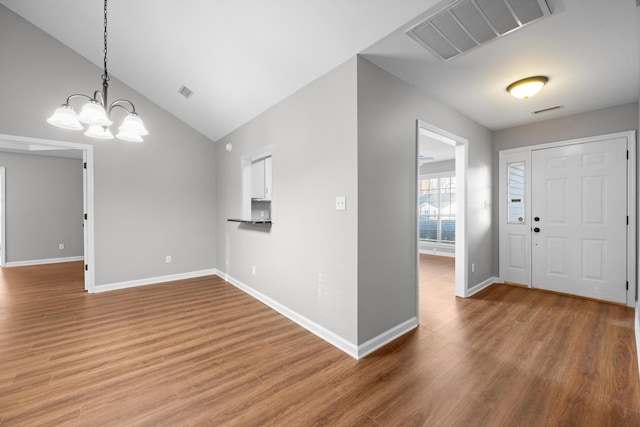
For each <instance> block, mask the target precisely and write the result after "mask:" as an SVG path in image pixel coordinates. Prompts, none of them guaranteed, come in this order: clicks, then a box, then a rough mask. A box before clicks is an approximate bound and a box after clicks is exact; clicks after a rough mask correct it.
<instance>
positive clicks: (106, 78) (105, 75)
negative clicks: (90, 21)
mask: <svg viewBox="0 0 640 427" xmlns="http://www.w3.org/2000/svg"><path fill="white" fill-rule="evenodd" d="M102 81H103V83H106V82H108V81H109V73H108V72H107V0H104V74H103V75H102Z"/></svg>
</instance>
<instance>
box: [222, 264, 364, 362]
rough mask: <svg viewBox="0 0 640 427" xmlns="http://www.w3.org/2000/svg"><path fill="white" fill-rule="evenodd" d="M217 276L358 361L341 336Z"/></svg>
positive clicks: (226, 276) (250, 288) (355, 353)
mask: <svg viewBox="0 0 640 427" xmlns="http://www.w3.org/2000/svg"><path fill="white" fill-rule="evenodd" d="M218 276H220V277H221V278H223V279H224V280H226V281H227V282H229V283H231V284H232V285H233V286H235V287H236V288H238V289H240V290H241V291H243V292H245V293H247V294H249V295H251V296H252V297H254V298H255V299H257V300H258V301H260V302H262V303H263V304H266V305H267V306H269V307H270V308H272V309H273V310H275V311H277V312H278V313H280V314H282V315H283V316H285V317H287V318H288V319H289V320H292V321H293V322H295V323H297V324H298V325H300V326H302V327H303V328H305V329H306V330H308V331H309V332H311V333H313V334H314V335H316V336H318V337H320V338H322V339H323V340H325V341H327V342H328V343H329V344H331V345H333V346H334V347H337V348H338V349H340V350H342V351H344V352H345V353H347V354H348V355H349V356H351V357H353V358H355V359H358V348H357V347H356V345H355V344H353V343H351V342H349V341H347V340H346V339H344V338H342V337H341V336H339V335H337V334H335V333H333V332H331V331H330V330H328V329H327V328H325V327H324V326H321V325H319V324H317V323H316V322H314V321H312V320H310V319H307V318H306V317H304V316H302V315H300V314H298V313H296V312H295V311H293V310H291V309H290V308H288V307H285V306H284V305H282V304H280V303H279V302H277V301H275V300H273V299H271V298H269V297H268V296H266V295H264V294H263V293H261V292H258V291H256V290H255V289H253V288H252V287H250V286H247V285H245V284H244V283H242V282H241V281H239V280H237V279H235V278H233V277H231V276H229V275H228V274H226V273H223V272H219V273H218Z"/></svg>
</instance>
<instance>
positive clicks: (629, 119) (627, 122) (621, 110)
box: [492, 103, 639, 275]
mask: <svg viewBox="0 0 640 427" xmlns="http://www.w3.org/2000/svg"><path fill="white" fill-rule="evenodd" d="M638 114H639V113H638V104H637V103H632V104H625V105H619V106H616V107H610V108H605V109H602V110H596V111H590V112H587V113H582V114H576V115H573V116H568V117H562V118H559V119H553V120H547V121H544V122H537V123H533V124H530V125H525V126H518V127H513V128H509V129H503V130H499V131H495V132H494V133H493V164H494V168H493V180H492V182H493V183H494V184H493V200H494V206H493V211H494V214H493V218H492V222H493V224H495V225H496V226H495V227H494V230H493V231H494V236H493V239H494V241H495V242H496V244H495V245H494V247H493V259H494V266H493V270H494V272H495V274H496V275H498V274H499V271H500V266H499V262H500V259H499V258H500V257H499V255H498V254H499V253H500V252H499V238H498V231H499V228H498V172H499V171H498V153H499V151H500V150H504V149H508V148H517V147H525V146H528V145H535V144H543V143H547V142H556V141H565V140H569V139H576V138H585V137H589V136H596V135H605V134H608V133H615V132H622V131H629V130H637V129H638Z"/></svg>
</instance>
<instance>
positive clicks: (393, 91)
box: [358, 57, 493, 343]
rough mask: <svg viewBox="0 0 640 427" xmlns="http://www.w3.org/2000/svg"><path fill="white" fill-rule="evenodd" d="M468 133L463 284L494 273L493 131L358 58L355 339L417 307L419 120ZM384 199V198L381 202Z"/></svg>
mask: <svg viewBox="0 0 640 427" xmlns="http://www.w3.org/2000/svg"><path fill="white" fill-rule="evenodd" d="M418 119H421V120H423V121H425V122H427V123H430V124H432V125H434V126H437V127H439V128H441V129H444V130H447V131H449V132H451V133H454V134H456V135H458V136H460V137H462V138H466V139H468V140H469V144H468V149H469V151H468V158H469V164H468V166H469V168H468V178H467V180H468V199H467V212H468V215H467V239H468V245H469V259H468V264H469V265H470V264H471V263H475V266H476V268H475V273H471V268H468V271H469V281H468V285H469V286H470V287H471V286H474V285H476V284H478V283H480V282H482V281H484V280H485V279H488V278H489V277H491V276H492V274H493V271H492V266H493V259H492V251H491V246H492V230H491V223H490V219H491V217H490V214H491V212H490V210H489V209H485V207H484V202H485V201H487V202H490V196H491V194H490V189H491V182H490V180H491V132H490V131H489V130H488V129H486V128H484V127H483V126H480V125H479V124H477V123H475V122H473V121H472V120H470V119H468V118H466V117H464V116H463V115H461V114H460V113H458V112H456V111H454V110H452V109H451V108H449V107H447V106H446V105H444V104H442V103H440V102H438V101H436V100H435V99H433V98H431V97H429V96H427V95H425V94H424V93H422V92H421V91H420V90H419V89H418V88H416V87H414V86H411V85H409V84H407V83H405V82H403V81H401V80H400V79H398V78H396V77H395V76H393V75H391V74H389V73H387V72H386V71H384V70H382V69H381V68H379V67H377V66H375V65H374V64H372V63H371V62H369V61H367V60H366V59H364V58H362V57H359V58H358V210H359V215H358V250H359V252H358V259H359V264H358V342H359V343H364V342H366V341H368V340H369V339H371V338H373V337H375V336H377V335H378V334H380V333H382V332H384V331H386V330H388V329H390V328H392V327H394V326H396V325H398V324H400V323H402V322H404V321H406V320H408V319H410V318H411V317H413V316H415V315H416V303H415V297H416V286H417V265H416V263H417V260H416V255H415V253H416V235H417V225H416V222H417V207H416V191H417V190H416V186H417V181H416V120H418ZM381 201H382V202H383V203H381Z"/></svg>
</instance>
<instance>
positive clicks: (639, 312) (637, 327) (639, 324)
mask: <svg viewBox="0 0 640 427" xmlns="http://www.w3.org/2000/svg"><path fill="white" fill-rule="evenodd" d="M633 329H634V332H635V333H636V356H638V367H639V368H640V308H638V305H637V304H636V321H635V324H634V327H633ZM638 371H639V372H640V369H638ZM639 379H640V378H639Z"/></svg>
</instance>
